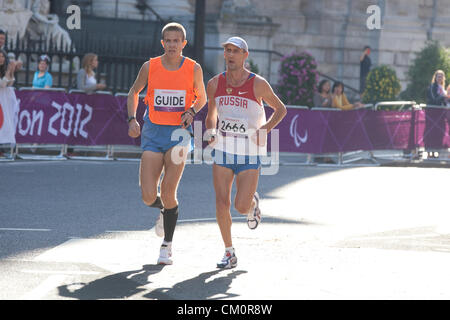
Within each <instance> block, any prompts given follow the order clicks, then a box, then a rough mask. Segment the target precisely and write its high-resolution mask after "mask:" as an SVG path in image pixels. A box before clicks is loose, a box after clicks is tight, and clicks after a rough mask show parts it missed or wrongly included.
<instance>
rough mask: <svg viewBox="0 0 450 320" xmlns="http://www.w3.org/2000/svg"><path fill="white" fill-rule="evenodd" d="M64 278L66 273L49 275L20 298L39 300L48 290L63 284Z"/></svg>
mask: <svg viewBox="0 0 450 320" xmlns="http://www.w3.org/2000/svg"><path fill="white" fill-rule="evenodd" d="M66 278H67V276H66V275H54V276H50V277H48V278H47V279H45V280H44V281H43V282H42V283H41V284H40V285H38V286H37V287H36V288H34V289H33V290H31V291H29V292H27V293H26V294H25V295H23V296H22V297H21V299H20V300H40V299H42V298H44V297H45V296H47V295H48V294H49V292H50V291H52V290H54V289H56V288H57V287H58V286H60V285H61V284H63V283H64V280H65V279H66Z"/></svg>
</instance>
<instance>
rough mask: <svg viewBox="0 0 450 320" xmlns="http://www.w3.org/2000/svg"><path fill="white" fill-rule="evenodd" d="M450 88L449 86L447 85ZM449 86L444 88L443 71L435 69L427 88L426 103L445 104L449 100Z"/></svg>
mask: <svg viewBox="0 0 450 320" xmlns="http://www.w3.org/2000/svg"><path fill="white" fill-rule="evenodd" d="M449 88H450V86H449ZM449 88H447V91H446V90H445V73H444V71H442V70H437V71H436V72H435V73H434V75H433V78H432V79H431V85H430V86H429V88H428V96H427V104H429V105H434V106H445V105H447V103H448V102H450V95H449V92H448V91H449V90H448V89H449Z"/></svg>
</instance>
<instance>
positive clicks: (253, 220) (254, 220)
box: [247, 192, 261, 230]
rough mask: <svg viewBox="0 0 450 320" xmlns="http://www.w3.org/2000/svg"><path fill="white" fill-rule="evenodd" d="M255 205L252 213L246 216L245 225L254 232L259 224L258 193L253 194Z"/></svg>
mask: <svg viewBox="0 0 450 320" xmlns="http://www.w3.org/2000/svg"><path fill="white" fill-rule="evenodd" d="M254 198H255V201H256V205H255V209H254V210H253V212H250V213H249V214H248V215H247V225H248V227H249V228H250V229H251V230H254V229H256V228H257V227H258V225H259V224H260V223H261V210H260V209H259V194H258V192H255V195H254Z"/></svg>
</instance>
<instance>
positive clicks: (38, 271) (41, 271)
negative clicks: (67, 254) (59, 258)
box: [20, 269, 100, 275]
mask: <svg viewBox="0 0 450 320" xmlns="http://www.w3.org/2000/svg"><path fill="white" fill-rule="evenodd" d="M20 272H24V273H33V274H36V273H38V274H66V275H93V274H94V275H95V274H100V272H97V271H80V270H27V269H22V270H20Z"/></svg>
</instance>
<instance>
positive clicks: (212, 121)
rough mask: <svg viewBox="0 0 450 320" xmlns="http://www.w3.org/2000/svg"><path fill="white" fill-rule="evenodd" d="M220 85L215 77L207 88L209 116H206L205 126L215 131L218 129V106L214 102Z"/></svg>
mask: <svg viewBox="0 0 450 320" xmlns="http://www.w3.org/2000/svg"><path fill="white" fill-rule="evenodd" d="M218 83H219V78H218V77H217V76H215V77H214V78H212V79H211V80H209V81H208V85H207V87H206V94H207V96H208V114H207V115H206V120H205V125H206V129H207V130H208V129H211V130H214V131H215V129H216V127H217V106H216V101H215V100H214V95H215V94H216V90H217V85H218Z"/></svg>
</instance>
